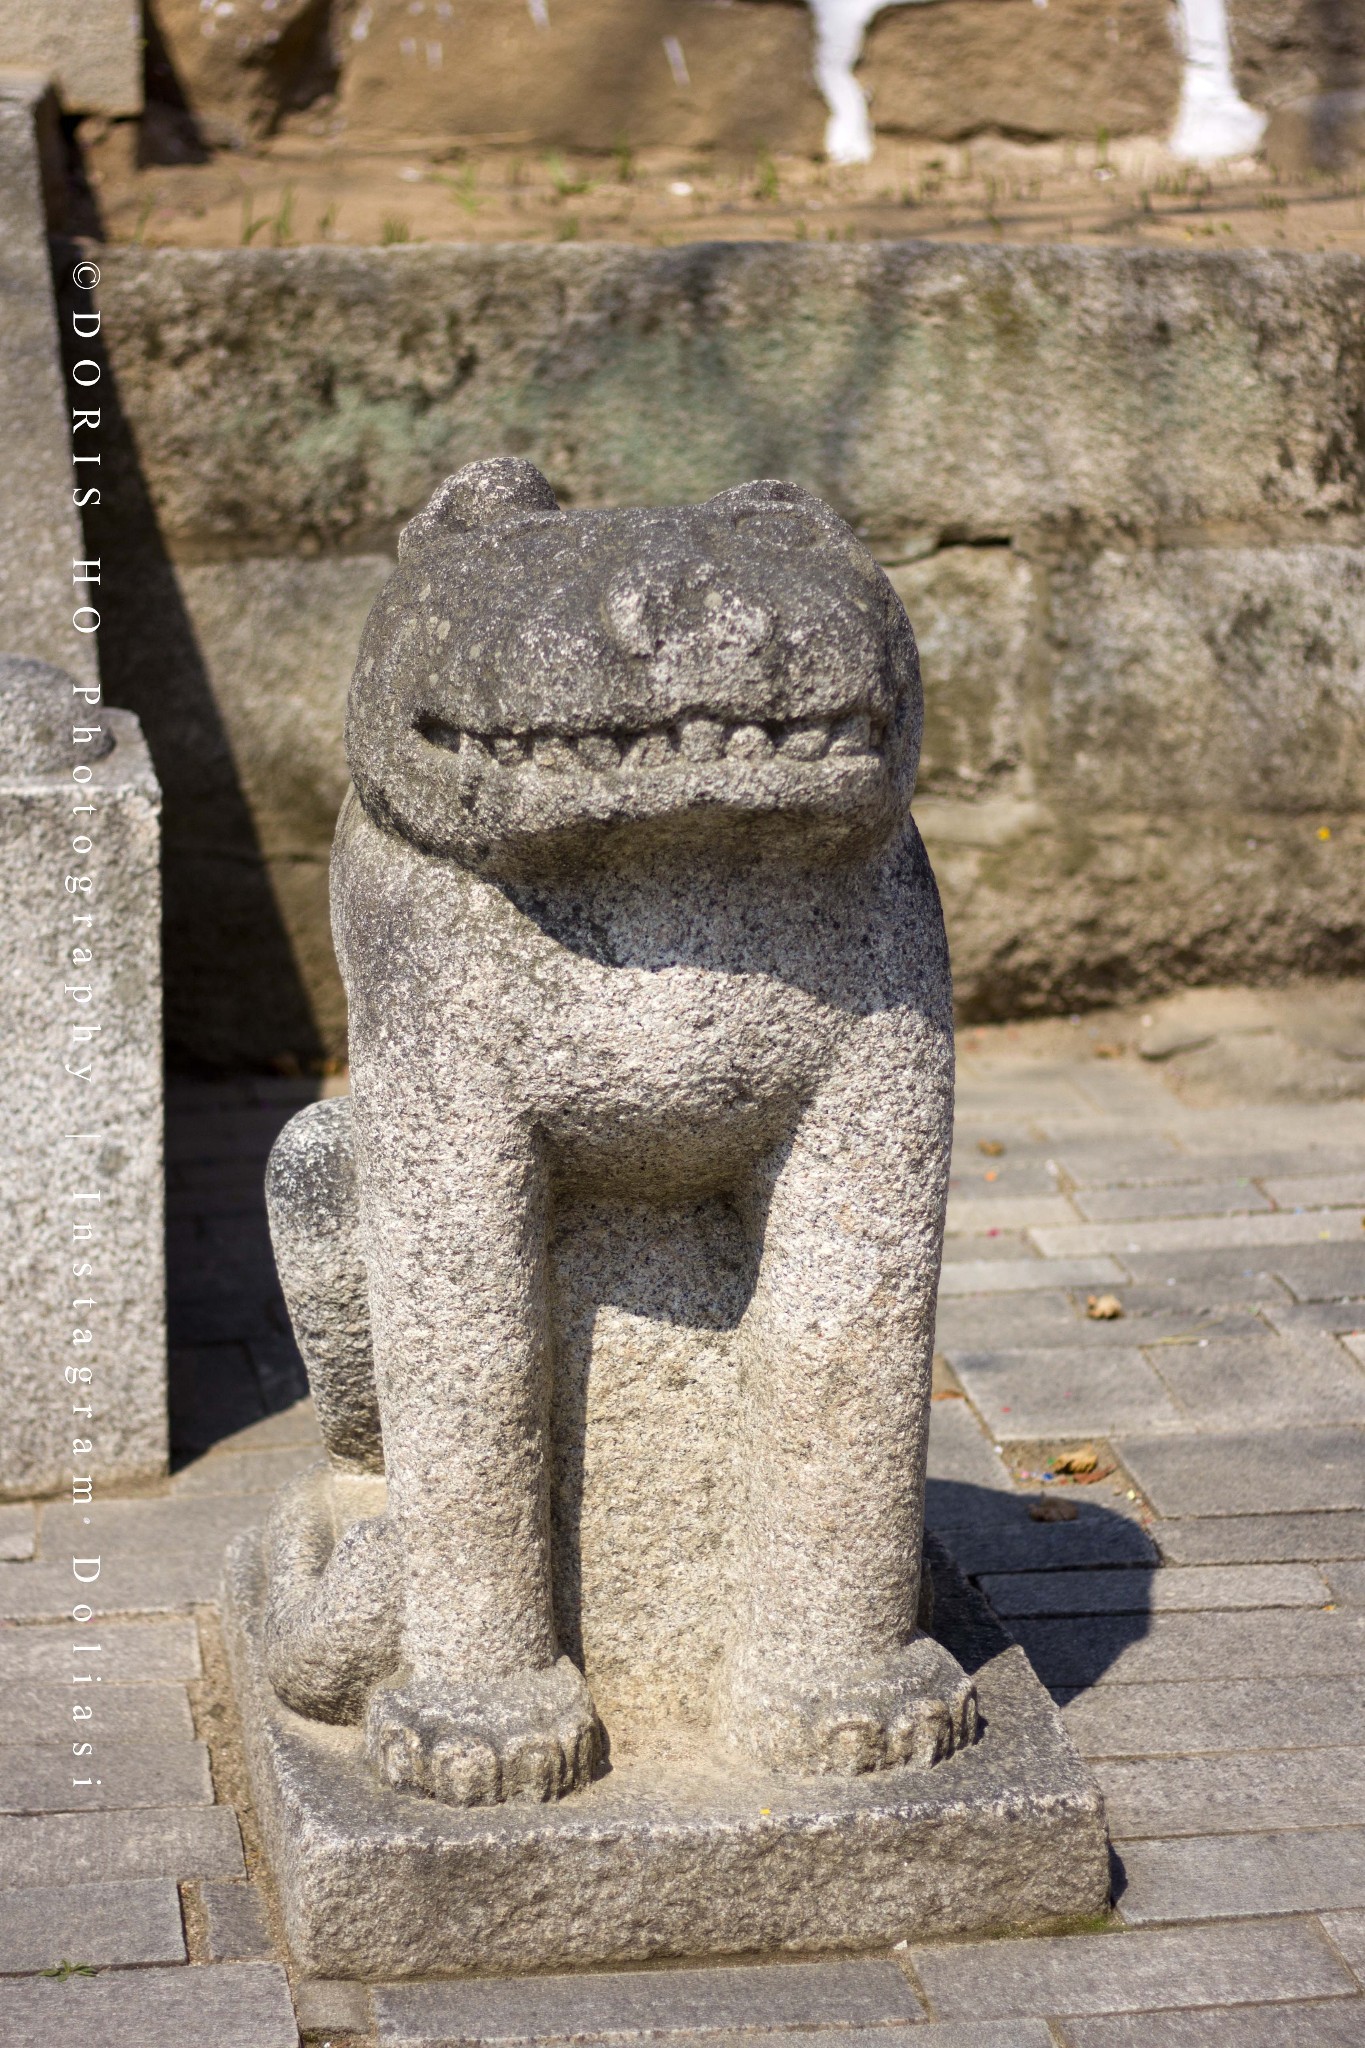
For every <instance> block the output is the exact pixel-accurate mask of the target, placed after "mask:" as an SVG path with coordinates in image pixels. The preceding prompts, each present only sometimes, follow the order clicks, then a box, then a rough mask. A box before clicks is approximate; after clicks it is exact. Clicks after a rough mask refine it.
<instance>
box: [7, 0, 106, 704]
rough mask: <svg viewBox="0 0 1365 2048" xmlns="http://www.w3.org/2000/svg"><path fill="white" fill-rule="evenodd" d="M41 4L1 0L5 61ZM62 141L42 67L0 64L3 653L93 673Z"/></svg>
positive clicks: (30, 32)
mask: <svg viewBox="0 0 1365 2048" xmlns="http://www.w3.org/2000/svg"><path fill="white" fill-rule="evenodd" d="M75 4H76V0H72V7H71V11H72V13H73V14H74V12H75ZM44 11H45V10H39V9H36V8H33V7H29V6H26V5H24V0H0V65H13V64H16V63H18V62H22V61H23V60H22V59H20V58H18V57H16V55H15V54H14V42H13V39H12V38H11V39H9V44H8V47H6V42H7V39H6V36H5V28H6V25H7V17H9V16H11V15H19V14H22V16H23V18H24V21H25V23H26V24H27V25H28V26H27V28H26V29H25V31H24V36H23V39H24V40H30V39H31V40H35V41H36V40H40V39H41V30H40V29H38V28H36V27H35V24H36V23H38V22H40V21H41V17H42V13H43V12H44ZM61 148H62V144H61V137H60V134H59V132H58V130H57V127H56V109H55V106H54V105H53V102H52V97H51V95H50V93H49V92H48V91H47V78H46V75H45V72H44V70H42V69H41V68H37V67H35V68H32V69H25V70H11V71H9V72H5V71H0V439H3V442H4V447H5V489H4V495H3V498H0V653H6V654H30V655H36V656H39V657H41V659H42V660H44V661H55V662H60V663H61V665H62V666H63V667H64V668H69V669H72V670H74V671H75V673H76V674H77V676H78V677H79V679H80V681H81V682H85V683H93V682H94V681H95V680H96V677H97V674H98V671H97V669H96V665H95V651H94V645H93V642H92V641H91V640H90V639H89V638H88V637H83V636H82V635H81V634H79V633H78V632H76V631H75V630H74V628H73V626H72V624H71V618H72V611H73V607H74V605H75V604H76V603H78V602H79V600H80V598H81V597H82V596H86V595H88V594H89V593H88V592H85V591H82V592H79V593H77V595H76V596H75V597H73V595H72V583H71V565H72V561H73V559H74V558H75V557H78V556H81V555H83V554H84V553H85V549H84V547H83V546H82V544H81V527H80V520H79V519H78V518H77V516H76V512H75V509H74V502H73V486H74V484H75V478H76V471H75V469H74V468H73V467H72V461H71V426H70V412H69V408H68V405H67V390H66V380H65V377H64V375H63V372H62V358H61V348H60V345H59V342H58V336H57V319H56V313H55V309H54V306H53V302H52V270H51V259H50V257H49V255H48V241H47V218H46V207H45V202H44V187H45V186H49V187H50V185H51V183H52V180H53V178H54V176H55V174H56V166H57V164H58V163H59V162H60V160H61Z"/></svg>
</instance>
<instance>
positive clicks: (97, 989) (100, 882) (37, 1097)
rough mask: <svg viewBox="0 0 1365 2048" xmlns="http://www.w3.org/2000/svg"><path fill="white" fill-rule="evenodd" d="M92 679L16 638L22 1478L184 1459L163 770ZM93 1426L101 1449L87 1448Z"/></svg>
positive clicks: (12, 1265)
mask: <svg viewBox="0 0 1365 2048" xmlns="http://www.w3.org/2000/svg"><path fill="white" fill-rule="evenodd" d="M81 687H82V688H85V686H84V685H82V686H81ZM75 691H76V685H75V684H74V683H73V680H72V678H71V676H69V675H67V674H65V673H64V672H63V671H62V670H60V669H54V668H51V667H49V666H48V665H47V664H46V663H43V662H37V661H21V660H18V659H16V658H14V657H0V909H2V910H3V916H2V917H0V1104H3V1112H2V1119H3V1147H2V1149H3V1153H4V1160H5V1170H4V1191H3V1199H0V1274H3V1277H4V1291H5V1314H4V1319H3V1327H0V1493H4V1494H9V1495H18V1494H43V1493H54V1492H56V1491H58V1490H62V1491H68V1490H69V1489H70V1488H71V1484H72V1474H73V1471H74V1472H75V1473H77V1474H85V1475H89V1474H92V1473H93V1474H95V1475H96V1476H97V1478H98V1481H99V1483H100V1485H101V1486H105V1485H109V1484H115V1483H118V1482H128V1481H134V1480H138V1479H146V1478H149V1477H152V1476H154V1475H156V1474H159V1473H160V1472H162V1471H164V1469H165V1464H166V1334H165V1333H166V1311H165V1277H164V1250H163V1243H162V1150H161V1147H162V1127H161V1105H162V1080H161V1004H160V995H161V932H160V916H159V911H160V891H159V878H158V866H159V859H160V832H159V811H160V792H159V790H158V788H157V782H156V777H155V775H154V773H153V771H152V765H151V762H150V761H149V760H148V758H147V750H146V747H145V746H144V745H143V742H142V736H141V733H140V732H139V730H138V723H137V720H136V719H135V718H134V717H133V715H132V713H131V712H128V711H115V710H112V709H110V708H109V707H108V706H107V705H97V706H93V707H92V706H89V705H88V704H87V703H86V701H85V699H84V697H82V696H78V695H77V694H75ZM81 733H86V734H87V735H88V737H86V738H84V739H81V738H79V737H78V735H79V734H81ZM73 770H75V771H78V772H79V773H80V774H81V775H82V778H83V779H82V781H81V782H80V783H79V784H78V783H77V781H76V780H74V779H73ZM77 804H89V805H91V806H93V810H92V811H91V812H90V814H88V815H86V814H77V813H76V812H75V811H74V810H73V806H75V805H77ZM73 841H83V842H84V847H83V850H79V849H78V847H77V846H73ZM77 1232H79V1233H80V1234H79V1236H77V1235H76V1233H77ZM82 1332H84V1333H87V1334H86V1335H82V1334H81V1333H82ZM68 1373H74V1374H75V1375H77V1377H76V1379H75V1380H74V1381H72V1382H71V1383H70V1384H68V1383H67V1379H66V1377H65V1376H66V1375H67V1374H68ZM82 1376H83V1377H82ZM83 1401H88V1402H89V1403H90V1405H91V1408H92V1410H93V1413H92V1414H91V1415H90V1416H88V1417H86V1418H81V1417H79V1416H78V1415H73V1406H74V1405H75V1404H77V1403H81V1402H83ZM76 1441H80V1442H84V1443H88V1444H89V1446H90V1449H89V1451H88V1452H79V1453H77V1454H75V1455H74V1457H73V1442H76ZM72 1583H73V1588H74V1581H73V1582H72ZM71 1597H72V1599H73V1600H74V1599H77V1598H79V1597H80V1595H79V1591H78V1590H73V1591H72V1595H71ZM86 1597H87V1598H90V1599H92V1601H93V1599H94V1598H95V1597H96V1595H95V1594H94V1593H93V1592H92V1594H90V1595H87V1596H86Z"/></svg>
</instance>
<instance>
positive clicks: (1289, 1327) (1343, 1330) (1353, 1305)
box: [1264, 1300, 1365, 1337]
mask: <svg viewBox="0 0 1365 2048" xmlns="http://www.w3.org/2000/svg"><path fill="white" fill-rule="evenodd" d="M1264 1314H1265V1319H1266V1321H1267V1322H1268V1323H1269V1324H1270V1326H1271V1328H1272V1329H1275V1330H1278V1331H1279V1332H1280V1334H1281V1336H1283V1337H1299V1336H1301V1335H1302V1334H1303V1332H1304V1331H1316V1332H1318V1333H1319V1334H1320V1335H1331V1336H1340V1337H1344V1336H1346V1335H1347V1333H1349V1332H1355V1333H1357V1334H1365V1301H1350V1300H1346V1301H1286V1302H1278V1303H1277V1304H1276V1305H1275V1307H1274V1308H1273V1309H1270V1308H1268V1309H1266V1310H1265V1311H1264Z"/></svg>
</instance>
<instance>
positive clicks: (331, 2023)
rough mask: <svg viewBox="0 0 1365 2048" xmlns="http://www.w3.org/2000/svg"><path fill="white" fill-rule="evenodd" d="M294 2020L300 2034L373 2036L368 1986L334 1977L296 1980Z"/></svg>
mask: <svg viewBox="0 0 1365 2048" xmlns="http://www.w3.org/2000/svg"><path fill="white" fill-rule="evenodd" d="M294 2016H295V2018H296V2019H297V2020H298V2023H299V2030H300V2032H301V2033H304V2034H324V2033H333V2032H335V2033H338V2034H347V2033H349V2034H365V2035H367V2036H368V2035H370V2034H372V2033H373V2032H374V2012H373V2009H372V2007H371V2003H370V1987H369V1985H368V1984H352V1983H347V1982H345V1981H343V1980H342V1979H340V1978H335V1977H300V1978H296V1979H295V1981H294Z"/></svg>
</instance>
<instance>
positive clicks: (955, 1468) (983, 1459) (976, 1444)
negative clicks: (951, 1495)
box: [929, 1401, 1018, 1513]
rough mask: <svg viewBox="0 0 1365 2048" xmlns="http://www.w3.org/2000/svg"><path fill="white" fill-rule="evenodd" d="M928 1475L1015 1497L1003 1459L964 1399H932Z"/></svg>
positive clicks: (1012, 1483)
mask: <svg viewBox="0 0 1365 2048" xmlns="http://www.w3.org/2000/svg"><path fill="white" fill-rule="evenodd" d="M929 1477H930V1478H931V1479H938V1480H957V1481H959V1482H963V1483H965V1484H967V1485H970V1486H971V1487H972V1488H985V1489H986V1490H987V1491H989V1492H998V1493H1002V1494H1005V1495H1007V1496H1008V1497H1009V1498H1011V1499H1017V1498H1018V1496H1017V1494H1016V1493H1015V1491H1014V1481H1013V1480H1012V1479H1011V1477H1010V1474H1009V1468H1008V1466H1007V1465H1006V1463H1005V1460H1004V1459H1003V1457H1002V1456H1001V1455H1000V1452H999V1451H998V1450H997V1448H996V1446H995V1445H994V1444H993V1443H992V1442H991V1440H990V1438H989V1437H988V1436H987V1435H986V1433H985V1431H984V1430H983V1429H982V1427H981V1424H980V1423H979V1422H978V1421H977V1419H976V1417H975V1415H973V1413H972V1411H971V1409H970V1408H969V1407H968V1406H967V1403H966V1402H965V1401H935V1402H934V1403H933V1405H932V1407H931V1408H930V1411H929ZM972 1511H973V1510H972V1509H970V1508H969V1509H968V1510H967V1512H968V1513H970V1512H972Z"/></svg>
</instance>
